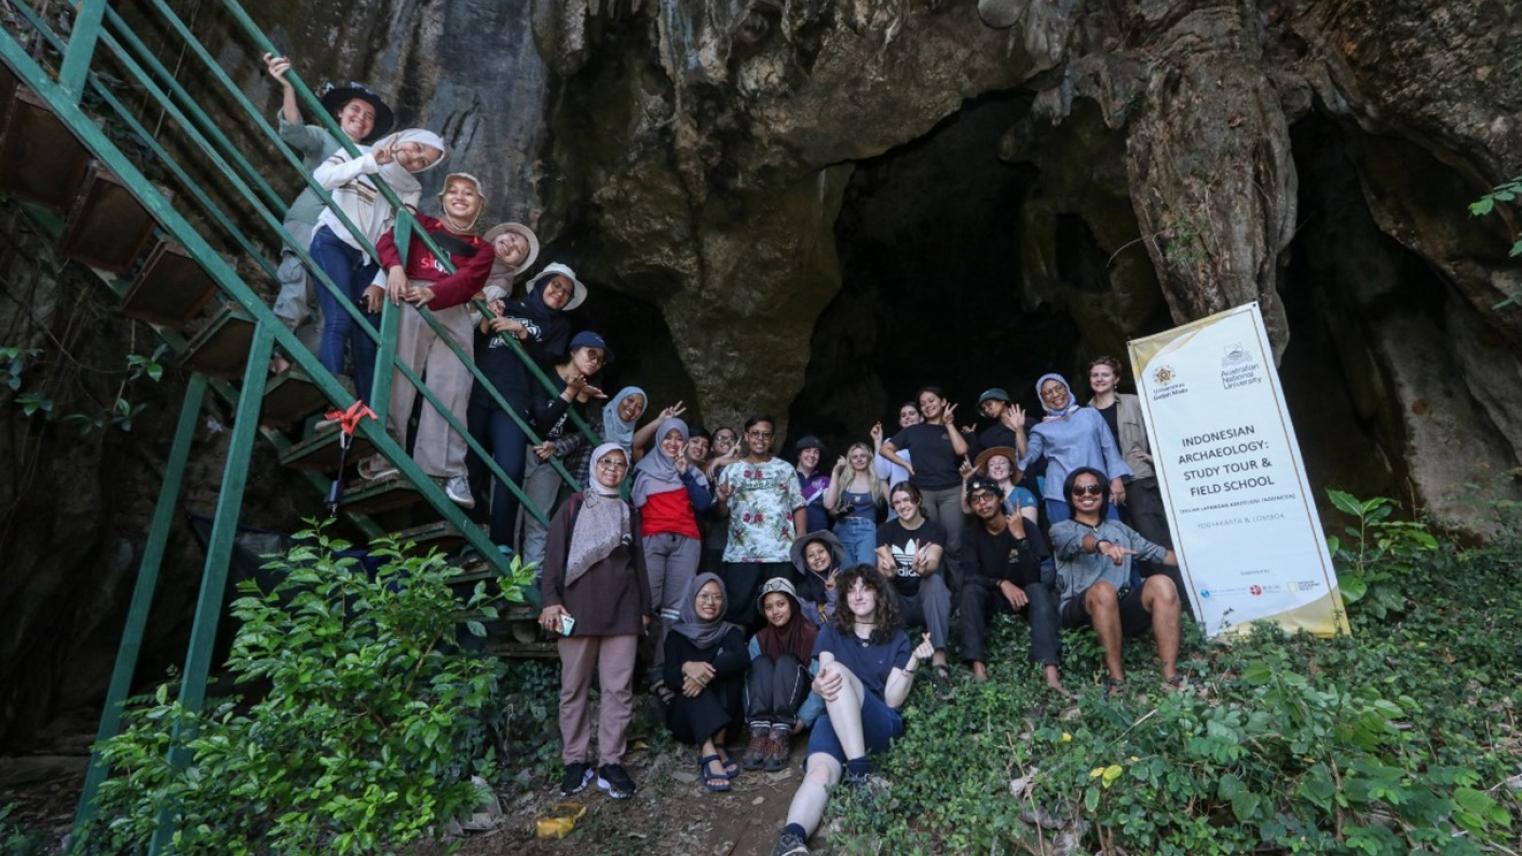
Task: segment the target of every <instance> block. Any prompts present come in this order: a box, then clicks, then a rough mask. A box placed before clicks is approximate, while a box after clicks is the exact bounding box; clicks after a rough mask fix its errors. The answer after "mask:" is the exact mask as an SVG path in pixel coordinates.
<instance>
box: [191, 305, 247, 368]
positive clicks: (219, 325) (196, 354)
mask: <svg viewBox="0 0 1522 856" xmlns="http://www.w3.org/2000/svg"><path fill="white" fill-rule="evenodd" d="M253 341H254V322H253V320H252V319H251V318H249V317H248V316H247V315H245V314H244V313H243V311H242V310H240V309H236V308H234V307H232V306H223V307H222V309H221V310H220V311H219V312H217V314H216V315H214V316H212V318H211V320H210V321H208V322H207V323H206V326H205V327H202V328H201V331H200V332H199V333H197V334H196V335H195V337H194V338H192V339H191V340H190V344H188V345H187V346H186V350H185V354H184V356H182V357H180V362H181V363H182V364H184V365H185V366H187V367H189V368H191V369H193V370H195V371H198V372H201V373H202V374H206V375H210V376H211V377H219V378H224V379H228V380H236V379H239V378H241V377H243V366H244V364H245V363H247V362H248V349H249V346H250V345H251V344H253Z"/></svg>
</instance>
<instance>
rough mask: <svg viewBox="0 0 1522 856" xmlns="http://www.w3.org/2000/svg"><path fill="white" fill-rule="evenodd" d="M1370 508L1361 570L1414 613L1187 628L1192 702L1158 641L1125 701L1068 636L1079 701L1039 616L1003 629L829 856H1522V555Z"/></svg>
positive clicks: (1090, 644) (1067, 663)
mask: <svg viewBox="0 0 1522 856" xmlns="http://www.w3.org/2000/svg"><path fill="white" fill-rule="evenodd" d="M1354 502H1356V503H1357V507H1358V509H1359V511H1360V512H1363V518H1361V520H1363V526H1362V529H1363V531H1364V532H1365V539H1366V543H1365V544H1364V545H1363V550H1362V552H1361V553H1360V551H1359V550H1358V549H1357V545H1356V543H1355V544H1354V546H1352V547H1349V548H1345V549H1346V550H1347V551H1348V554H1349V555H1348V556H1346V557H1345V561H1347V562H1348V568H1350V569H1354V568H1361V572H1362V573H1363V574H1365V575H1367V576H1369V577H1371V578H1373V579H1375V582H1374V583H1373V584H1371V585H1373V586H1374V588H1378V587H1380V586H1388V587H1391V588H1392V589H1393V590H1394V594H1395V595H1399V596H1400V603H1401V604H1402V605H1403V608H1401V609H1399V610H1397V609H1389V610H1387V611H1386V613H1385V614H1384V615H1383V616H1377V615H1375V613H1374V612H1373V611H1372V610H1370V609H1360V610H1356V611H1353V612H1351V613H1350V616H1349V617H1350V620H1351V621H1352V624H1353V635H1352V636H1348V637H1338V638H1334V639H1316V638H1313V637H1310V636H1308V635H1305V634H1296V635H1290V634H1287V633H1285V632H1284V631H1282V630H1280V629H1278V628H1277V627H1274V626H1271V625H1258V626H1255V627H1254V628H1252V629H1251V630H1250V632H1248V633H1246V634H1245V635H1240V636H1233V637H1230V638H1229V640H1225V644H1217V643H1210V642H1207V641H1206V640H1204V639H1203V638H1201V637H1200V635H1199V633H1198V631H1197V630H1195V629H1192V625H1187V624H1186V627H1185V633H1184V640H1183V646H1182V653H1181V660H1180V664H1179V667H1180V671H1181V672H1182V673H1184V674H1186V675H1187V678H1188V685H1189V686H1188V688H1187V689H1186V690H1185V691H1182V692H1167V691H1165V690H1163V689H1162V688H1161V687H1160V686H1159V684H1160V676H1159V674H1158V672H1157V667H1156V663H1155V659H1154V652H1153V649H1152V646H1151V644H1150V640H1148V639H1146V638H1145V637H1144V638H1142V639H1140V640H1137V641H1136V642H1135V643H1128V645H1127V646H1126V650H1125V666H1126V671H1127V674H1128V678H1127V682H1126V689H1125V691H1124V692H1123V693H1122V694H1121V695H1120V696H1119V697H1117V698H1114V699H1108V700H1107V699H1105V698H1104V694H1103V692H1102V690H1101V688H1100V687H1099V686H1097V683H1098V680H1099V678H1100V677H1102V676H1103V675H1104V674H1105V672H1104V664H1103V658H1102V655H1101V653H1100V651H1099V649H1098V647H1097V646H1096V645H1095V644H1094V641H1093V633H1092V632H1089V631H1069V632H1066V633H1065V634H1064V636H1063V644H1064V662H1063V675H1064V678H1063V679H1064V683H1065V684H1066V685H1067V686H1068V687H1069V688H1070V689H1076V690H1077V699H1076V703H1075V702H1073V701H1069V700H1067V699H1064V698H1062V697H1060V696H1057V695H1055V694H1053V693H1051V692H1048V691H1047V690H1045V689H1044V688H1043V686H1042V683H1041V677H1040V672H1039V671H1038V670H1037V669H1036V668H1035V667H1033V666H1031V665H1030V664H1029V663H1028V662H1026V656H1027V653H1028V642H1027V632H1028V631H1027V630H1026V627H1025V624H1024V622H1023V621H1020V620H1018V619H1006V620H1003V621H1002V623H1001V626H999V627H998V628H997V629H996V631H995V634H994V638H993V644H992V646H991V649H992V656H991V657H990V661H991V662H990V663H989V667H990V673H991V674H990V678H991V679H990V680H989V681H988V682H987V683H984V684H974V683H971V682H965V683H962V684H961V685H960V686H958V687H957V692H956V695H955V697H954V698H953V699H952V701H950V702H949V703H948V702H942V701H939V700H937V699H935V698H933V697H932V696H931V695H930V694H929V693H928V692H926V691H925V690H924V689H923V688H916V689H915V690H914V692H913V693H912V694H911V696H910V701H909V704H908V705H907V707H906V709H905V724H906V734H905V736H904V737H903V738H902V739H901V740H899V741H898V742H897V743H895V744H894V747H893V749H892V751H890V752H889V753H887V755H886V756H883V757H881V758H880V760H879V770H880V771H881V773H882V777H883V779H884V780H885V785H882V786H874V787H868V788H864V789H860V790H858V791H855V792H851V791H850V790H849V789H838V790H837V791H835V792H834V795H832V798H831V805H830V808H829V811H830V813H831V814H832V815H834V818H835V819H834V820H833V821H832V823H831V824H830V825H828V827H827V828H828V829H829V830H830V844H831V846H832V847H833V848H835V849H836V850H838V851H839V852H850V853H855V852H882V853H952V852H957V853H963V852H965V853H990V852H996V853H1042V854H1044V853H1105V854H1110V855H1111V856H1122V854H1139V853H1146V854H1165V855H1166V856H1185V855H1186V854H1187V856H1195V854H1241V853H1326V854H1339V855H1340V856H1345V855H1346V854H1369V856H1403V854H1409V853H1428V854H1482V853H1495V854H1507V853H1513V852H1514V851H1515V844H1516V841H1517V840H1518V831H1517V828H1518V823H1517V818H1518V816H1519V812H1522V802H1519V800H1518V796H1517V794H1516V792H1514V791H1512V790H1511V789H1509V788H1508V787H1507V786H1506V785H1505V784H1504V783H1505V782H1506V781H1508V780H1509V779H1510V778H1511V777H1513V776H1516V775H1518V767H1517V754H1516V753H1517V748H1516V747H1517V746H1519V745H1522V730H1519V728H1518V725H1517V720H1516V717H1515V713H1514V712H1515V710H1516V709H1517V708H1518V706H1519V705H1522V688H1519V682H1518V681H1517V671H1516V652H1517V651H1518V650H1522V602H1519V601H1518V599H1517V598H1516V597H1515V596H1514V595H1513V592H1514V591H1515V589H1516V585H1517V582H1518V580H1517V573H1518V566H1519V562H1518V560H1517V557H1516V556H1515V555H1513V554H1512V553H1511V552H1510V550H1509V549H1507V548H1505V547H1493V546H1482V547H1475V548H1470V549H1468V550H1462V551H1460V550H1456V549H1453V548H1450V547H1447V546H1445V545H1443V544H1442V543H1441V542H1438V541H1437V540H1436V539H1435V538H1434V539H1432V543H1430V544H1429V542H1428V539H1427V538H1426V537H1414V536H1413V534H1412V533H1413V532H1414V531H1416V530H1413V529H1412V528H1411V527H1409V526H1394V528H1391V526H1386V525H1385V524H1391V525H1392V526H1393V524H1395V523H1396V521H1392V520H1390V515H1391V514H1393V511H1392V512H1387V513H1383V514H1381V513H1379V512H1380V509H1383V508H1389V507H1391V504H1390V503H1388V501H1383V502H1363V501H1356V500H1353V499H1352V498H1351V497H1348V496H1346V495H1343V499H1342V501H1341V503H1340V504H1339V508H1342V505H1344V504H1346V505H1349V507H1351V504H1352V503H1354ZM1365 509H1367V510H1365ZM1343 510H1344V511H1347V509H1343ZM1349 513H1351V512H1349ZM1423 534H1426V533H1425V532H1423ZM1429 537H1430V536H1429ZM1382 539H1385V540H1388V541H1389V542H1390V543H1388V544H1385V545H1383V546H1382V545H1381V544H1380V541H1381V540H1382ZM1360 561H1361V566H1360V565H1359V562H1360ZM1372 592H1373V589H1372V588H1371V589H1370V593H1368V594H1366V597H1365V600H1366V601H1367V600H1371V599H1373V598H1374V597H1375V596H1376V595H1375V594H1373V593H1372ZM1410 601H1418V602H1419V607H1418V606H1417V605H1415V604H1411V603H1409V602H1410Z"/></svg>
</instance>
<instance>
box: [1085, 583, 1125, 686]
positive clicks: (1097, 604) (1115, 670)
mask: <svg viewBox="0 0 1522 856" xmlns="http://www.w3.org/2000/svg"><path fill="white" fill-rule="evenodd" d="M1083 607H1084V609H1086V610H1088V613H1089V620H1090V622H1091V623H1092V624H1093V625H1094V633H1095V635H1097V636H1098V637H1099V644H1100V645H1102V646H1103V647H1104V649H1105V668H1106V669H1108V670H1109V672H1110V677H1111V678H1112V679H1114V680H1117V681H1123V680H1125V678H1126V673H1125V670H1124V669H1123V668H1122V667H1121V661H1120V645H1121V638H1122V634H1121V627H1120V601H1119V600H1117V599H1116V597H1115V586H1112V585H1110V584H1109V583H1107V582H1104V581H1103V580H1101V581H1099V582H1097V583H1095V584H1094V585H1092V586H1090V587H1089V590H1088V591H1086V592H1084V593H1083Z"/></svg>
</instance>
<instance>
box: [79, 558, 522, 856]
mask: <svg viewBox="0 0 1522 856" xmlns="http://www.w3.org/2000/svg"><path fill="white" fill-rule="evenodd" d="M297 538H298V543H297V545H296V546H295V547H294V548H293V549H292V550H291V551H290V552H289V553H288V554H287V555H285V556H282V557H278V558H275V559H273V560H272V561H270V562H269V563H268V564H266V566H265V567H266V568H267V569H269V570H271V571H274V572H277V573H279V574H283V577H284V578H283V580H282V581H281V582H280V583H279V584H278V585H277V586H276V587H275V588H274V590H273V591H270V592H261V591H259V590H258V588H257V587H256V586H255V585H254V584H253V583H252V582H247V583H244V584H242V585H241V586H240V590H241V596H240V597H239V598H238V599H237V600H235V601H234V602H233V604H232V613H233V616H234V617H235V618H236V619H237V621H238V622H239V625H240V626H239V628H238V631H237V634H236V637H235V639H234V642H233V646H232V653H231V655H230V656H229V658H228V662H227V669H228V671H229V672H230V673H231V674H232V675H233V676H234V677H235V679H236V681H237V682H238V684H239V685H245V686H247V687H248V690H249V691H250V692H251V696H252V697H251V698H250V699H248V700H247V701H246V702H245V701H244V700H242V699H238V698H233V699H224V700H220V701H213V702H210V703H208V705H207V710H206V712H205V713H203V714H192V713H190V712H188V711H186V710H184V709H183V708H182V707H181V706H180V705H179V704H178V702H177V701H173V700H171V688H170V686H169V685H167V684H166V685H163V686H160V687H159V688H158V691H157V693H156V694H154V696H153V697H152V699H151V701H150V702H149V703H148V704H147V705H146V706H145V707H140V708H135V709H133V710H131V711H129V713H128V715H127V717H126V723H125V727H124V729H123V732H122V733H121V734H120V735H119V736H118V737H116V738H114V739H112V740H109V741H107V742H106V743H105V744H103V746H102V747H101V750H102V754H103V756H104V758H105V760H106V762H107V763H108V764H109V765H110V767H111V769H112V776H111V778H110V779H109V780H108V781H107V782H106V783H105V784H104V785H103V786H102V787H101V790H100V793H99V810H98V812H97V819H96V821H95V822H94V823H93V824H92V825H91V826H90V828H89V829H88V831H87V833H86V835H85V836H84V839H83V841H82V844H81V846H80V848H79V849H80V850H81V851H83V852H89V853H132V852H140V851H142V850H143V849H144V848H145V845H146V842H147V841H148V839H149V838H150V837H151V836H152V835H153V831H154V828H155V823H156V818H157V817H158V816H159V814H160V812H162V811H166V810H167V811H172V812H175V813H177V815H178V820H177V827H178V832H177V833H176V835H175V840H174V847H173V851H174V852H177V853H215V854H237V853H251V852H255V851H256V850H257V851H258V852H277V853H315V852H324V853H371V852H378V851H381V850H384V849H389V848H391V847H394V846H396V845H399V844H404V843H406V842H409V841H412V840H415V839H417V838H419V837H421V836H423V835H424V834H425V833H426V832H427V831H428V830H429V828H430V827H434V826H437V825H439V824H441V823H443V822H444V821H447V820H449V819H451V818H454V817H456V816H459V815H461V814H468V813H469V812H470V810H471V809H472V808H473V807H474V806H475V805H476V804H477V803H478V801H479V797H480V795H479V794H478V793H477V792H476V789H475V787H474V786H473V785H472V784H471V781H470V778H471V776H472V774H479V775H482V776H487V777H489V776H490V775H491V774H492V772H493V770H494V763H495V750H494V748H493V741H492V739H491V733H490V727H489V726H490V723H491V721H492V719H493V717H495V716H496V715H497V706H498V680H499V672H500V667H499V665H498V663H497V661H496V660H495V659H493V658H491V657H485V656H478V655H472V654H469V653H466V652H463V651H461V650H460V648H459V647H458V646H457V644H456V643H457V642H458V641H461V640H462V639H463V638H465V637H464V636H463V635H462V632H463V633H465V634H471V635H474V636H484V635H485V632H486V631H485V627H484V625H483V623H482V622H484V621H489V620H493V619H495V618H497V606H498V605H499V604H500V603H501V602H502V601H504V600H515V601H516V600H519V599H521V598H520V597H519V595H520V591H519V586H521V585H523V584H525V583H526V582H527V581H528V578H529V577H530V576H531V575H530V574H528V573H526V572H525V571H524V570H523V569H522V568H521V566H517V565H515V566H514V571H515V575H514V577H513V579H512V580H505V581H503V584H502V586H500V587H499V586H498V585H496V584H493V585H491V586H488V585H487V584H486V583H485V582H482V583H477V585H476V586H475V589H474V591H473V592H472V593H471V594H470V595H469V597H468V598H466V599H464V600H463V601H462V599H461V598H460V597H459V596H458V595H457V594H456V592H454V591H453V590H451V588H450V586H449V584H448V580H449V577H450V576H451V575H452V574H454V573H456V572H455V571H454V570H453V569H451V568H450V567H448V566H447V565H446V563H445V562H444V560H443V559H442V558H441V557H439V556H438V555H430V556H428V557H426V558H418V557H412V556H404V555H402V554H401V552H399V550H398V549H397V547H396V545H394V544H385V545H383V546H381V547H380V548H379V549H378V550H377V551H376V552H375V554H376V555H378V556H380V557H381V558H382V559H383V561H384V564H383V565H382V567H380V569H379V570H378V571H377V572H375V573H374V574H373V575H371V574H369V573H367V572H366V570H365V569H364V568H363V567H362V566H361V565H360V564H359V563H358V562H357V561H356V560H355V559H352V558H339V557H337V556H336V555H335V554H336V553H338V552H340V551H343V550H346V549H348V547H349V545H348V544H346V543H344V542H342V541H337V540H333V539H330V538H328V537H327V536H326V534H324V532H323V531H322V530H321V529H319V530H317V531H314V532H304V533H302V534H301V535H299V536H297ZM503 589H505V591H504V590H503ZM255 689H259V690H262V692H257V693H254V692H253V690H255ZM171 733H175V734H180V735H184V736H185V739H184V741H183V742H184V745H185V746H186V747H187V748H188V749H189V750H190V753H191V755H190V758H189V761H188V763H184V764H176V763H172V762H171V761H170V760H169V757H168V751H169V748H170V744H171V742H172V739H171V736H170V735H171Z"/></svg>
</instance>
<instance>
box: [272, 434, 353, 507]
mask: <svg viewBox="0 0 1522 856" xmlns="http://www.w3.org/2000/svg"><path fill="white" fill-rule="evenodd" d="M342 434H343V432H342V431H339V430H338V429H337V428H334V429H333V430H331V431H324V432H322V433H321V434H314V435H313V436H311V437H307V438H305V439H303V440H302V441H301V442H299V443H296V444H294V445H292V446H291V447H290V448H289V449H286V450H285V451H284V452H281V453H280V463H281V464H283V465H284V466H287V467H295V468H296V469H301V470H322V471H323V472H328V473H331V472H333V471H334V470H336V469H338V438H339V437H340V436H341V435H342ZM374 453H375V447H374V446H372V445H370V441H369V440H367V439H365V435H363V434H358V433H356V434H355V435H354V446H353V448H351V449H350V450H349V462H348V464H347V467H348V468H350V469H352V468H353V467H354V466H355V465H357V464H358V463H359V462H360V460H361V459H362V458H366V457H369V456H370V455H372V454H374ZM344 496H345V497H347V496H348V493H347V492H345V494H344ZM345 505H347V502H345Z"/></svg>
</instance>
